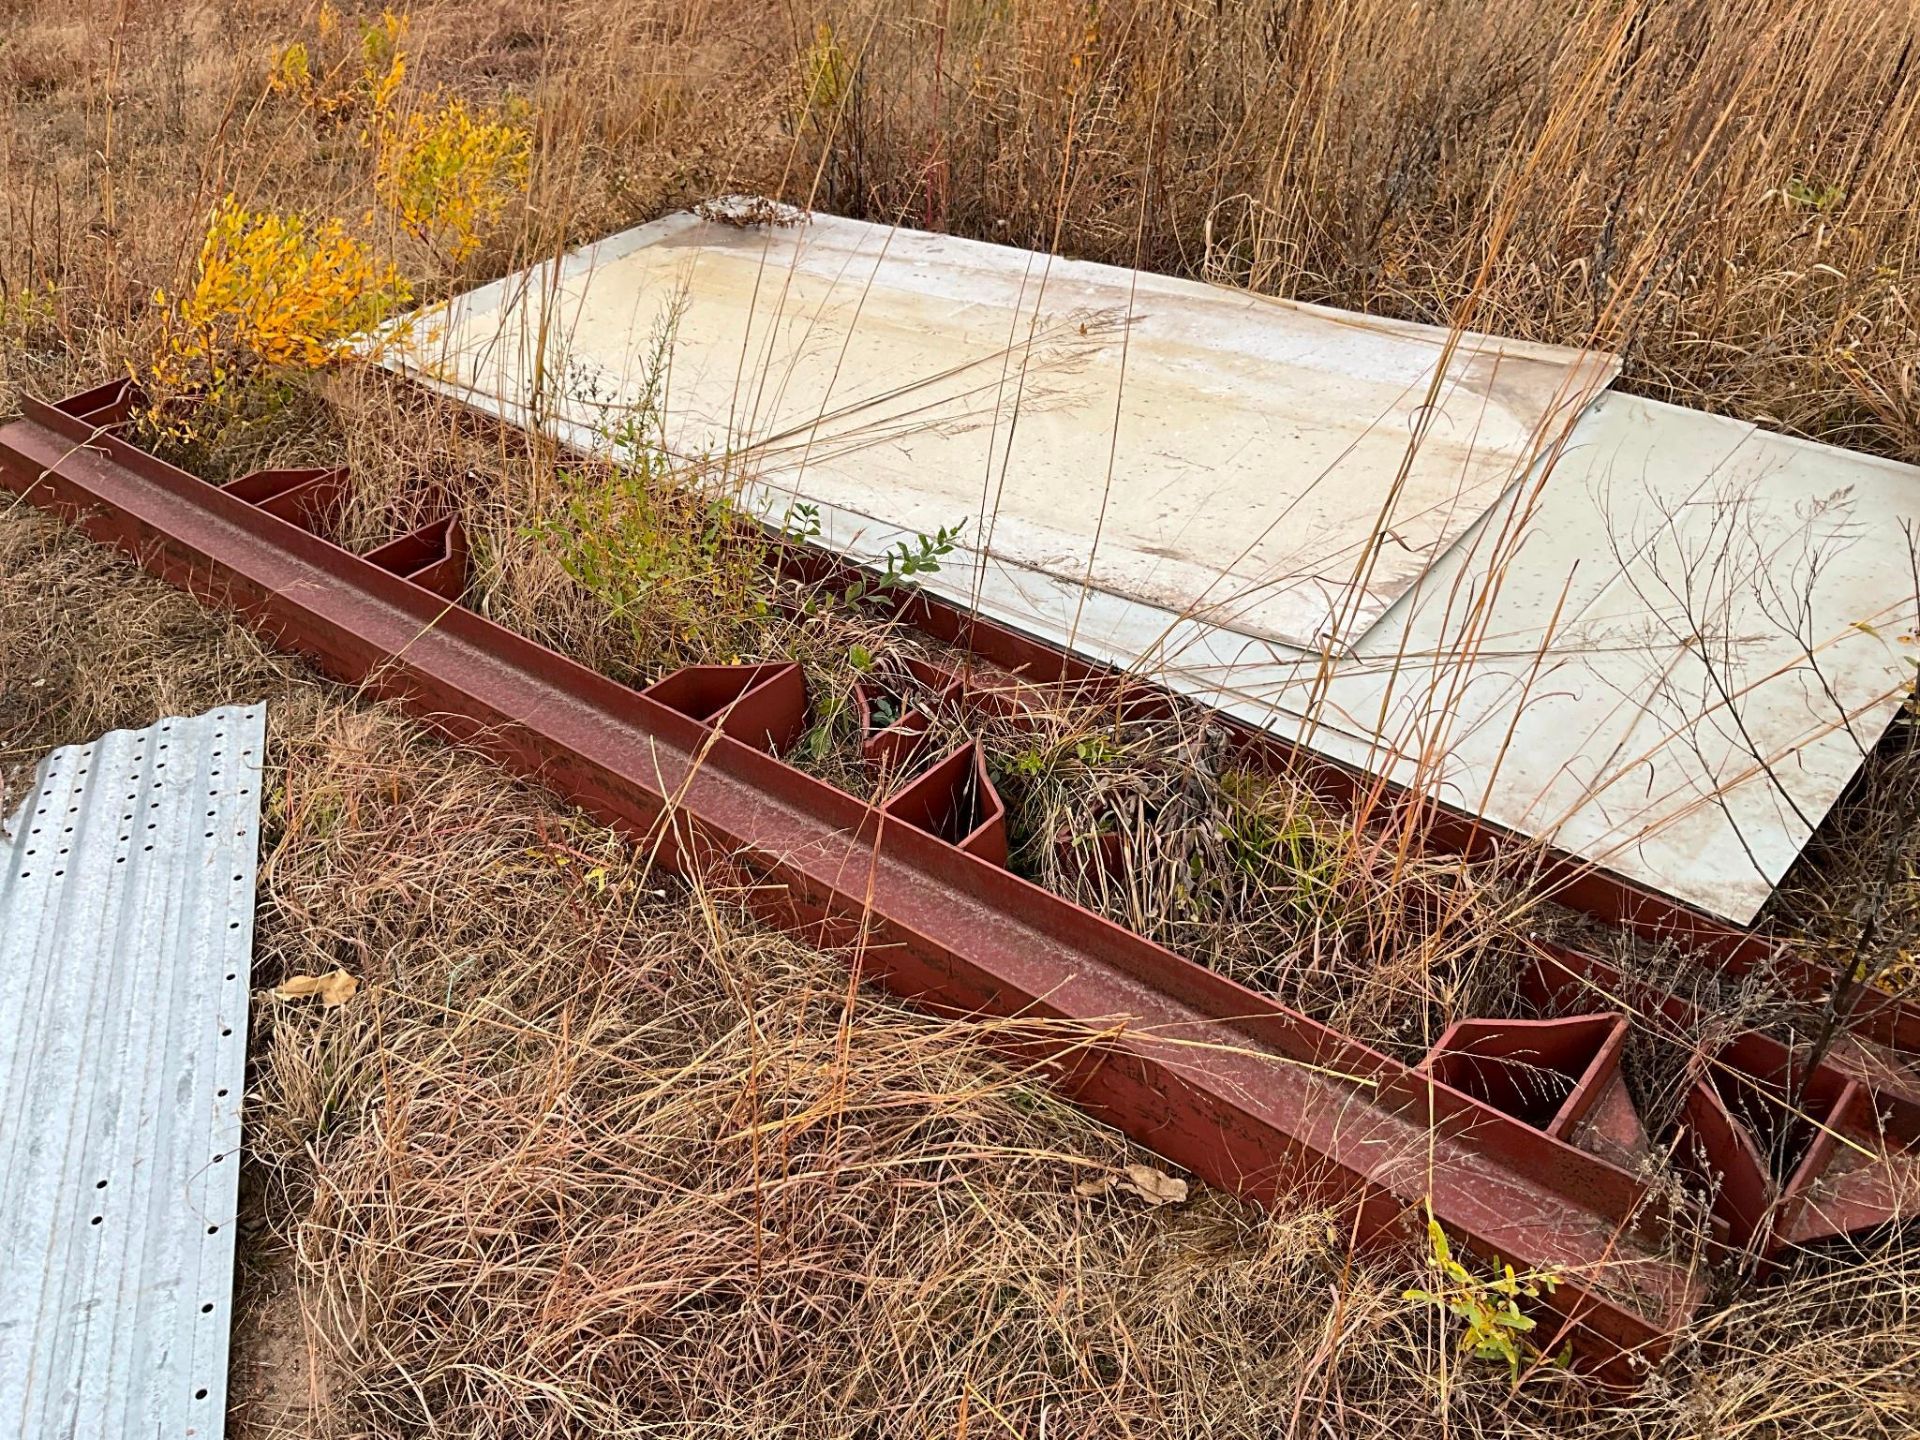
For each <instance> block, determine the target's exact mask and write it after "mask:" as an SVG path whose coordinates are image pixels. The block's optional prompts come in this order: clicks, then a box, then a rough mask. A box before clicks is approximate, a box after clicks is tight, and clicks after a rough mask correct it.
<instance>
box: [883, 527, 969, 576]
mask: <svg viewBox="0 0 1920 1440" xmlns="http://www.w3.org/2000/svg"><path fill="white" fill-rule="evenodd" d="M966 528H967V522H966V519H965V517H962V518H961V519H960V521H959V522H958V523H957V524H954V525H951V526H948V525H942V526H941V527H940V528H939V529H938V530H937V531H935V532H934V533H933V534H931V535H916V536H914V537H913V543H912V544H909V543H908V542H907V541H905V540H901V541H897V542H896V543H895V544H894V546H893V548H892V549H891V550H889V551H887V568H886V573H885V574H883V575H882V576H881V577H880V584H881V586H882V587H884V588H886V589H890V590H898V589H903V588H906V587H908V586H910V585H912V584H913V583H914V576H916V575H932V574H934V573H936V572H937V571H938V570H939V569H940V562H941V561H942V560H944V559H946V558H947V556H949V555H951V554H952V553H953V552H954V550H955V548H956V547H957V546H958V545H959V543H960V532H961V531H962V530H964V529H966Z"/></svg>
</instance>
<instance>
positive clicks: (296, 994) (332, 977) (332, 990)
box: [273, 970, 360, 1007]
mask: <svg viewBox="0 0 1920 1440" xmlns="http://www.w3.org/2000/svg"><path fill="white" fill-rule="evenodd" d="M359 988H360V982H359V981H358V980H356V979H354V978H353V976H351V975H349V974H348V973H347V972H346V971H344V970H330V971H328V972H327V973H326V974H325V975H290V976H288V977H287V980H286V983H284V984H281V985H276V986H274V987H273V998H274V999H276V1000H303V999H305V998H306V997H308V996H309V995H315V996H318V997H319V999H320V1003H321V1004H322V1005H326V1006H329V1007H331V1006H334V1005H344V1004H346V1003H347V1001H349V1000H351V999H352V998H353V995H354V992H355V991H356V990H358V989H359Z"/></svg>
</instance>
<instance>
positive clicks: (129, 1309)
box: [0, 705, 265, 1440]
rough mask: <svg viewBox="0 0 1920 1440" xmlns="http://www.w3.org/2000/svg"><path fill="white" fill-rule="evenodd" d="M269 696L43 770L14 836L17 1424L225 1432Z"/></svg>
mask: <svg viewBox="0 0 1920 1440" xmlns="http://www.w3.org/2000/svg"><path fill="white" fill-rule="evenodd" d="M264 741H265V707H264V706H263V705H252V706H237V705H236V706H225V707H222V708H220V709H217V710H213V711H210V712H209V713H207V714H205V715H201V716H197V717H193V718H191V719H167V720H162V721H160V722H159V723H157V724H155V725H153V726H151V727H149V728H147V729H145V730H135V731H115V732H113V733H111V734H108V735H104V736H102V737H101V738H100V739H98V740H96V741H94V742H93V743H92V744H90V745H79V746H69V747H67V748H66V749H63V750H58V751H56V752H54V754H53V755H51V756H50V757H49V758H48V759H47V761H46V762H45V763H44V764H43V765H42V766H41V767H40V770H39V773H38V776H37V777H36V781H35V784H34V787H33V789H32V790H31V791H30V792H29V793H28V795H27V798H26V800H25V801H24V803H22V805H21V806H20V808H19V810H18V811H17V812H16V813H15V814H14V815H13V817H12V818H11V819H10V820H9V822H8V828H7V831H6V834H5V835H4V837H0V846H3V848H0V865H4V868H3V869H0V1016H4V1017H5V1023H4V1025H0V1117H4V1119H3V1120H0V1125H3V1126H4V1129H3V1130H0V1253H4V1255H5V1277H4V1281H3V1282H0V1430H3V1431H4V1432H5V1433H6V1434H7V1435H9V1436H20V1437H22V1440H41V1437H47V1440H52V1437H56V1436H58V1437H62V1440H72V1437H76V1436H89V1437H90V1436H102V1437H105V1436H114V1437H118V1436H134V1435H152V1436H163V1435H165V1436H217V1435H219V1434H221V1433H223V1432H224V1430H225V1407H226V1386H227V1346H228V1332H229V1327H230V1325H231V1324H232V1305H231V1299H232V1289H233V1246H234V1216H235V1210H236V1207H237V1194H238V1182H239V1173H240V1156H239V1148H240V1103H241V1094H242V1088H243V1085H244V1082H245V1072H246V1036H247V986H248V978H249V971H248V959H249V956H250V954H251V952H252V946H253V892H254V870H255V855H256V851H257V847H258V844H259V815H260V810H259V806H260V784H261V781H260V776H261V757H262V754H263V747H264Z"/></svg>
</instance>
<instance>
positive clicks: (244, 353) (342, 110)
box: [148, 4, 533, 434]
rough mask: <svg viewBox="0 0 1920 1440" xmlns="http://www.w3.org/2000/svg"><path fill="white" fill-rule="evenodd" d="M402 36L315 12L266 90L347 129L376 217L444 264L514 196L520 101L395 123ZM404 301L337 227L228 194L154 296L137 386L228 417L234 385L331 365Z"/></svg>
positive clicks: (396, 282)
mask: <svg viewBox="0 0 1920 1440" xmlns="http://www.w3.org/2000/svg"><path fill="white" fill-rule="evenodd" d="M406 37H407V20H406V18H405V17H404V16H397V15H395V14H393V13H392V12H391V11H387V12H383V13H382V14H381V15H380V16H379V17H377V18H375V19H372V20H368V21H365V22H363V23H360V24H358V25H354V26H350V25H348V24H347V23H345V22H344V21H343V20H342V18H341V15H340V12H339V11H338V10H337V9H336V8H335V7H334V6H332V5H330V4H328V5H322V6H321V7H320V10H319V12H318V14H317V17H316V19H315V21H314V28H313V32H312V34H311V35H310V36H309V37H307V38H304V39H301V40H298V41H295V42H293V43H291V44H289V45H286V46H283V47H282V48H280V49H279V50H277V51H276V52H275V54H274V56H273V57H272V61H271V64H270V66H269V71H268V77H267V85H268V89H269V90H270V91H272V92H274V93H276V94H279V95H283V96H286V97H288V98H290V99H292V100H294V101H296V102H297V103H298V104H299V105H300V106H301V107H302V108H303V109H304V110H306V111H307V112H308V113H309V114H310V115H311V117H312V120H313V123H314V124H316V125H327V126H338V125H344V124H357V125H358V126H359V127H360V130H359V139H360V143H361V144H362V145H363V146H364V147H366V148H367V149H369V150H370V151H371V152H372V154H373V165H372V170H373V175H372V181H373V192H374V196H375V198H376V200H377V202H378V204H379V206H380V207H381V208H382V209H383V210H384V211H385V213H386V214H387V215H388V216H389V217H390V218H391V220H392V221H393V222H394V223H395V224H396V225H397V227H398V228H399V229H400V230H401V231H402V232H404V233H405V234H407V235H409V236H411V237H412V238H413V239H415V240H416V241H418V242H419V243H420V244H421V245H423V246H424V247H426V249H427V250H428V251H429V252H430V253H431V254H432V255H433V256H435V257H436V258H437V259H439V260H441V261H442V262H444V263H446V264H449V265H458V264H459V263H461V262H462V261H465V260H467V259H469V258H470V257H471V256H472V255H473V254H474V253H475V252H476V251H477V250H478V249H479V248H480V246H481V244H482V243H483V240H484V238H485V236H486V234H487V232H488V231H489V230H490V229H491V228H492V227H493V226H495V225H496V224H497V223H498V222H499V220H500V218H501V216H502V215H504V214H505V213H506V211H507V209H508V207H509V206H510V205H511V204H512V203H513V201H514V200H515V198H516V197H518V196H519V195H521V194H523V193H524V192H525V190H526V186H527V178H528V171H529V168H530V166H531V164H532V157H533V139H532V132H531V129H530V124H529V122H530V118H531V116H530V112H529V111H528V109H527V108H526V107H525V106H524V105H517V106H509V107H508V108H506V109H504V110H502V111H499V112H497V113H495V112H481V113H476V112H475V111H474V110H472V109H470V108H469V107H468V106H467V104H466V103H465V102H464V101H462V100H459V99H457V98H455V99H444V100H443V99H442V98H441V97H440V95H439V93H438V92H434V93H433V94H430V95H429V96H427V97H426V98H425V100H424V101H423V102H422V103H421V104H420V105H419V106H417V107H415V108H413V109H411V110H408V111H406V112H405V113H401V112H400V110H399V107H398V97H399V94H400V90H401V86H402V82H403V81H404V80H405V78H406V76H407V73H408V57H407V51H406V44H405V42H406ZM373 218H374V215H373V213H371V212H370V213H369V214H368V216H367V219H368V220H369V221H371V220H372V219H373ZM411 299H412V288H411V287H410V286H409V284H408V283H407V281H406V279H405V278H404V277H403V276H402V275H401V274H400V272H399V270H398V268H397V267H396V266H395V265H394V264H393V263H392V262H391V261H389V260H386V259H384V258H382V257H380V256H379V255H377V254H376V252H375V251H374V249H373V248H372V247H371V246H370V245H369V244H367V243H366V242H365V241H364V240H362V239H359V238H357V237H356V236H355V235H353V234H352V233H350V232H349V231H348V229H347V227H346V225H345V224H344V223H343V222H342V221H340V220H338V219H333V218H319V219H315V218H309V217H307V216H304V215H300V214H296V213H287V212H281V211H275V210H266V209H262V210H255V209H250V208H249V207H247V206H246V205H244V204H242V203H241V201H240V200H239V199H238V198H237V197H236V196H234V195H232V194H228V195H226V196H224V197H223V198H222V199H220V200H219V201H218V202H217V203H216V204H215V205H214V207H213V210H212V212H211V214H210V215H209V216H208V220H207V230H206V234H205V236H204V238H203V240H202V242H201V246H200V251H199V255H198V258H197V260H196V262H195V266H194V272H193V278H192V284H191V287H190V288H189V289H188V290H187V291H186V292H185V293H183V294H180V295H169V294H167V293H165V292H163V291H157V292H155V295H154V303H155V304H156V305H157V306H158V307H159V308H160V311H161V314H162V321H161V325H160V327H159V337H158V340H157V343H156V345H155V350H154V355H153V358H152V361H151V364H150V366H149V375H148V378H149V380H150V381H151V382H152V384H153V386H154V388H155V390H156V391H157V392H158V393H160V394H161V395H162V396H165V395H178V394H181V393H182V392H186V391H195V392H198V393H199V394H200V395H201V396H202V405H201V407H200V409H201V411H202V412H203V413H205V412H207V410H208V407H209V406H211V409H212V411H213V412H214V413H218V412H221V411H225V410H230V409H231V408H232V405H231V402H232V401H233V400H234V398H235V397H234V394H233V391H234V387H236V386H238V385H239V384H240V383H241V382H242V381H245V380H248V379H250V378H252V377H255V376H258V375H260V374H262V373H267V374H279V373H284V372H286V371H290V370H309V369H313V368H315V367H318V366H321V365H325V364H327V363H329V362H331V361H334V360H337V359H340V358H342V357H343V356H345V355H346V354H348V353H349V352H350V351H351V350H352V349H353V347H354V345H355V343H356V341H357V338H358V337H359V336H361V335H362V334H364V333H365V332H367V331H369V330H371V329H373V328H374V327H376V326H377V325H379V324H380V322H382V321H383V320H385V319H386V318H387V317H388V316H389V315H391V314H392V313H393V312H394V311H395V310H397V309H399V308H401V307H403V306H405V305H406V304H407V303H408V302H409V301H410V300H411ZM173 428H174V431H175V433H176V434H178V433H179V426H178V423H177V422H176V424H175V426H174V427H173Z"/></svg>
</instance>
